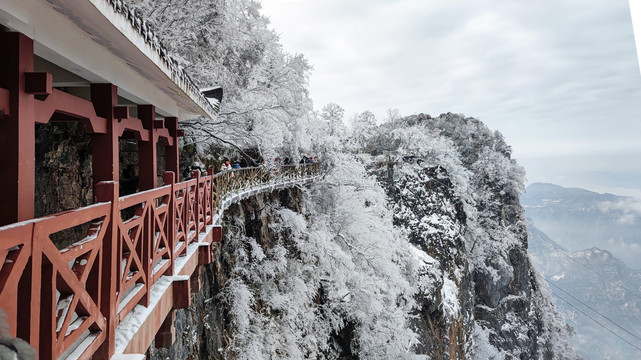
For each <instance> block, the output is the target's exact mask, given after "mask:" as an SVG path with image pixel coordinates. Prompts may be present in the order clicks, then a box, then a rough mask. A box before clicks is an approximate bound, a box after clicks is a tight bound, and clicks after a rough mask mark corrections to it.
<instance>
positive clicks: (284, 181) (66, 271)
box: [0, 164, 320, 359]
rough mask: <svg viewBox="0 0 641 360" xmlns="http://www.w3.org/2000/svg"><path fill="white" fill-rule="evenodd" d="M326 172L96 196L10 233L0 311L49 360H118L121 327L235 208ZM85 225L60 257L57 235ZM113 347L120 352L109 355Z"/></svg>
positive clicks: (287, 170)
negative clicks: (91, 202) (91, 201)
mask: <svg viewBox="0 0 641 360" xmlns="http://www.w3.org/2000/svg"><path fill="white" fill-rule="evenodd" d="M319 170H320V167H319V164H307V165H304V166H303V165H301V166H297V165H296V166H282V167H279V168H277V171H273V170H272V171H270V170H267V169H265V168H264V167H255V168H243V169H237V170H230V171H225V172H221V173H218V174H215V175H213V174H212V173H211V171H210V172H209V175H207V176H200V174H199V173H198V172H197V171H195V172H194V173H193V176H194V178H193V179H191V180H187V181H184V182H181V183H174V178H175V175H174V174H173V173H171V172H167V173H165V176H164V182H165V185H164V186H162V187H159V188H155V189H152V190H148V191H143V192H139V193H135V194H132V195H127V196H123V197H120V198H116V195H115V194H116V191H115V190H116V189H117V187H118V184H117V183H99V184H97V186H96V199H97V201H98V203H96V204H94V205H91V206H87V207H84V208H79V209H75V210H71V211H66V212H62V213H58V214H54V215H50V216H45V217H42V218H38V219H33V220H28V221H23V222H20V223H16V224H12V225H8V226H4V227H0V240H1V241H0V264H1V265H0V266H1V267H0V305H1V307H2V308H3V309H4V310H5V312H6V313H7V318H8V319H7V320H8V322H9V325H10V327H11V331H12V335H13V336H17V337H20V338H22V339H25V340H28V341H29V343H30V344H31V346H32V347H34V349H36V350H37V352H38V353H39V358H40V359H58V358H69V359H89V358H92V357H94V358H108V357H111V355H113V351H114V346H115V345H114V342H115V340H114V336H115V330H116V328H117V327H118V325H119V324H120V323H121V322H122V321H123V320H124V319H126V317H127V315H129V314H130V313H131V312H132V310H133V309H134V308H135V307H136V306H137V305H143V306H149V302H150V288H151V287H152V286H153V285H154V284H155V283H156V282H158V281H159V279H161V278H162V277H163V276H164V275H167V276H172V275H177V272H176V266H177V263H178V262H180V259H181V257H184V256H185V255H186V253H187V248H188V246H189V245H190V244H192V243H198V242H199V236H200V235H202V234H203V233H205V232H206V231H207V229H208V227H212V226H214V225H219V223H220V221H221V218H222V214H223V212H224V210H225V209H226V208H227V207H228V206H229V205H230V204H232V203H234V202H238V201H240V200H241V199H243V198H246V197H248V196H252V195H254V194H256V193H259V192H263V191H269V190H274V189H279V188H284V187H289V186H293V185H296V184H301V183H305V182H309V181H312V180H313V178H314V177H315V176H317V175H318V174H319ZM83 224H84V225H85V227H87V224H88V231H87V235H86V236H85V237H84V238H83V239H82V240H80V241H78V242H76V243H74V244H72V245H70V246H68V247H66V248H64V249H58V248H57V247H56V246H55V245H54V243H53V242H52V241H51V238H50V236H51V235H52V234H55V233H58V232H61V231H64V230H68V229H72V228H74V227H78V226H80V225H83ZM107 343H110V344H111V345H110V346H108V345H106V344H107Z"/></svg>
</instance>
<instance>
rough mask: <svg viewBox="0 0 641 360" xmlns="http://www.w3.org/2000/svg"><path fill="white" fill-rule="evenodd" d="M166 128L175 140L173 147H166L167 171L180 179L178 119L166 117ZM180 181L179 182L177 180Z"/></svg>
mask: <svg viewBox="0 0 641 360" xmlns="http://www.w3.org/2000/svg"><path fill="white" fill-rule="evenodd" d="M165 127H166V128H167V130H169V135H171V137H172V138H173V139H174V145H173V146H167V147H165V170H166V171H172V172H173V173H174V174H176V178H177V179H180V172H179V171H178V170H179V167H178V166H179V163H178V159H179V157H180V156H179V147H178V118H176V117H166V118H165ZM176 181H178V180H176Z"/></svg>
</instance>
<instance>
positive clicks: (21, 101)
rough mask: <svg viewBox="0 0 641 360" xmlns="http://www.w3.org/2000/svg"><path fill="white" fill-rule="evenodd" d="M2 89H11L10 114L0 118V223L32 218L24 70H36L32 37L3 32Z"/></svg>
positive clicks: (31, 114)
mask: <svg viewBox="0 0 641 360" xmlns="http://www.w3.org/2000/svg"><path fill="white" fill-rule="evenodd" d="M0 48H1V49H3V51H2V56H0V88H4V89H6V90H8V91H9V114H8V116H7V117H6V118H5V119H3V120H2V121H0V164H2V169H3V176H0V189H2V192H3V194H4V195H3V199H2V206H0V226H2V225H7V224H11V223H15V222H18V221H22V220H28V219H32V218H33V209H34V186H35V175H34V174H35V168H34V165H35V164H34V163H35V162H34V158H35V151H36V150H35V110H34V102H35V101H36V100H35V99H34V96H33V95H31V94H27V93H26V92H25V81H24V78H25V73H29V72H33V40H31V39H29V38H28V37H27V36H25V35H23V34H20V33H11V32H0Z"/></svg>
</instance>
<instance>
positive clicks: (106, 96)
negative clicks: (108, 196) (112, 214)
mask: <svg viewBox="0 0 641 360" xmlns="http://www.w3.org/2000/svg"><path fill="white" fill-rule="evenodd" d="M91 102H92V103H93V106H94V109H95V110H96V115H98V116H100V117H103V118H106V119H107V133H106V134H92V135H91V151H92V167H93V184H94V189H95V186H96V184H98V183H99V182H101V181H118V179H119V178H120V172H119V170H120V166H119V165H120V164H119V161H120V160H119V158H118V151H119V150H118V135H119V134H120V125H119V124H118V122H117V121H114V117H113V108H114V106H116V105H117V104H118V88H117V87H116V86H115V85H112V84H91ZM116 190H118V189H116Z"/></svg>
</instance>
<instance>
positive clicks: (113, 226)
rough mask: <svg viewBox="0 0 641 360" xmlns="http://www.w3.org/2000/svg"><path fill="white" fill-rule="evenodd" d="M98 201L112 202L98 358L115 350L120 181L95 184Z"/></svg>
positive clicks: (103, 246) (105, 260)
mask: <svg viewBox="0 0 641 360" xmlns="http://www.w3.org/2000/svg"><path fill="white" fill-rule="evenodd" d="M95 189H96V190H95V196H96V201H97V202H109V201H110V202H111V204H112V205H111V221H110V222H109V224H106V226H107V230H106V232H105V237H104V238H103V242H102V251H103V262H102V264H103V268H102V279H101V284H100V285H101V289H100V303H99V306H100V311H101V312H102V314H103V315H105V316H106V318H107V334H106V340H105V343H104V344H103V345H102V346H101V347H100V349H99V350H98V352H97V353H96V354H95V355H94V356H95V358H96V359H109V358H110V357H111V355H113V353H114V351H115V346H116V342H115V337H114V334H115V331H116V284H117V283H118V259H116V256H117V255H118V249H117V243H118V221H117V219H118V218H119V217H120V212H119V211H118V182H100V183H98V184H96V185H95Z"/></svg>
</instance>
